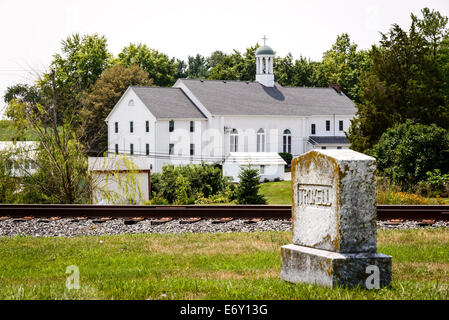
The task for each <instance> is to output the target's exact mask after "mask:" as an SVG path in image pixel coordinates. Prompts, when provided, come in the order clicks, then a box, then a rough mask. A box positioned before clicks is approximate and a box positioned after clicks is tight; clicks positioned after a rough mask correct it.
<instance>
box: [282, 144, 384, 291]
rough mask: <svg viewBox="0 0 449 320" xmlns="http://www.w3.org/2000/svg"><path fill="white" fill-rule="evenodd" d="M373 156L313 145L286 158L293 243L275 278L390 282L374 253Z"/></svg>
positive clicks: (335, 283) (350, 284)
mask: <svg viewBox="0 0 449 320" xmlns="http://www.w3.org/2000/svg"><path fill="white" fill-rule="evenodd" d="M375 170H376V160H375V159H374V158H372V157H369V156H367V155H364V154H362V153H358V152H355V151H352V150H348V149H345V150H318V151H317V150H313V151H310V152H308V153H307V154H304V155H302V156H299V157H297V158H295V159H293V161H292V170H291V171H292V188H293V190H292V191H293V194H292V195H293V203H292V215H293V244H290V245H287V246H283V247H282V248H281V254H282V268H281V278H282V279H284V280H286V281H289V282H293V283H316V284H320V285H326V286H329V287H333V286H340V285H343V286H348V287H354V286H357V285H360V286H361V287H367V288H374V287H383V286H386V285H389V284H390V282H391V265H392V260H391V257H390V256H387V255H384V254H381V253H377V226H376V216H377V213H376V176H375Z"/></svg>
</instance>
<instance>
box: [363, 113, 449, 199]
mask: <svg viewBox="0 0 449 320" xmlns="http://www.w3.org/2000/svg"><path fill="white" fill-rule="evenodd" d="M370 153H371V154H372V155H374V156H375V157H376V158H377V169H378V171H379V172H380V173H382V174H384V175H385V176H387V177H388V178H390V179H391V181H392V182H394V183H395V184H398V185H401V186H402V187H405V188H406V189H408V190H410V189H412V188H414V187H415V186H416V185H417V184H418V182H419V181H425V180H426V179H427V172H429V171H431V172H432V171H433V170H435V169H439V170H441V171H442V172H443V173H446V172H447V171H448V170H449V133H448V132H447V131H446V130H445V129H443V128H440V127H437V126H436V125H431V126H426V125H422V124H413V123H412V122H411V121H410V120H407V122H405V123H402V124H399V125H396V126H395V127H393V128H391V129H388V130H387V131H386V132H385V133H384V134H383V135H382V137H381V138H380V140H379V142H378V143H377V144H376V145H375V146H374V148H373V149H372V150H371V151H370Z"/></svg>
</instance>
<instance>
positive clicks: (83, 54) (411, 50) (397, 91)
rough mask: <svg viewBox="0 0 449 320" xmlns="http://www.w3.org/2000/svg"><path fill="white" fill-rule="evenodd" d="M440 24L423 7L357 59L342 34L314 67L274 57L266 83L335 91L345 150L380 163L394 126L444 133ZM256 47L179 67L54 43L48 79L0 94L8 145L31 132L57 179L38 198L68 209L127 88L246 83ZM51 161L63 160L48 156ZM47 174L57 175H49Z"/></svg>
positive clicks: (80, 43) (152, 56)
mask: <svg viewBox="0 0 449 320" xmlns="http://www.w3.org/2000/svg"><path fill="white" fill-rule="evenodd" d="M447 23H448V18H447V17H445V16H443V15H441V14H440V13H439V12H438V11H435V10H431V9H429V8H424V9H423V10H421V14H420V15H419V16H417V15H414V14H411V26H410V28H409V29H408V30H404V29H402V28H401V27H400V26H399V25H397V24H393V25H392V27H391V28H390V30H388V32H386V33H381V40H380V42H379V44H375V45H373V46H372V47H371V48H370V49H366V50H360V49H359V48H358V46H357V44H356V43H354V42H353V41H351V39H350V37H349V35H348V34H346V33H343V34H341V35H338V36H337V38H336V41H335V43H334V44H333V45H332V46H331V48H329V50H327V51H326V52H324V53H323V58H322V60H321V61H312V60H310V59H308V58H305V57H302V56H300V57H299V58H298V59H294V58H293V55H292V54H291V53H289V54H287V55H286V56H283V57H281V56H276V57H275V59H274V63H275V66H274V67H275V68H274V72H275V78H276V81H277V82H278V83H279V84H280V85H282V86H305V87H328V86H329V85H331V84H339V85H340V86H341V88H342V90H343V92H344V93H345V94H346V95H347V96H348V97H349V98H351V99H352V100H353V101H354V102H355V103H356V107H357V114H356V117H355V119H354V120H353V121H352V124H351V127H350V129H349V131H348V132H347V136H348V139H349V141H350V143H351V148H352V149H354V150H358V151H361V152H366V153H370V154H375V155H380V154H387V155H388V154H391V153H388V152H380V151H379V150H384V149H385V148H384V149H382V148H379V147H376V145H377V144H378V143H379V141H381V137H382V136H383V135H384V133H386V131H388V130H391V129H392V128H394V127H395V126H397V125H400V124H404V123H406V122H407V121H410V122H411V123H412V124H420V125H424V126H430V125H434V126H436V127H437V128H441V129H442V130H444V132H446V133H447V130H448V129H449V32H448V27H447ZM257 48H258V45H254V46H250V47H249V48H247V49H246V50H245V51H244V52H240V51H238V50H234V51H233V52H232V53H224V52H222V51H214V52H212V54H211V55H210V56H202V55H200V54H196V55H193V56H189V57H188V59H187V60H186V61H184V60H181V59H177V58H175V57H169V56H168V55H167V54H165V53H163V52H159V51H158V50H155V49H152V48H150V47H148V46H147V45H146V44H142V43H136V44H132V43H131V44H129V45H128V46H126V47H125V48H123V50H122V51H121V52H120V53H119V54H118V55H117V56H114V55H113V54H112V53H111V52H110V51H109V49H108V43H107V39H106V38H105V37H104V36H102V35H98V34H93V35H79V34H74V35H71V36H70V37H68V38H67V39H65V40H63V41H62V42H61V50H60V52H58V53H55V54H54V56H53V59H52V62H51V64H50V65H49V66H48V70H47V71H46V72H44V73H43V74H42V75H41V76H40V78H39V79H38V80H37V81H36V82H35V83H33V84H32V85H29V84H17V85H14V86H11V87H9V88H8V89H7V91H6V94H5V96H4V100H5V102H6V103H7V104H8V107H7V116H9V117H10V118H11V119H12V120H13V121H14V122H15V125H16V127H17V129H18V133H17V136H16V139H17V140H20V139H24V137H25V134H28V135H29V133H30V131H32V134H33V135H34V136H38V137H39V141H40V142H41V145H40V148H41V149H40V152H41V153H42V161H41V162H42V163H41V165H43V166H48V167H49V170H50V171H48V172H46V175H49V176H52V177H63V180H64V181H63V183H62V182H61V183H60V184H61V186H60V187H58V188H59V189H58V190H55V188H56V186H57V185H58V184H57V183H56V182H55V181H51V182H47V183H46V186H45V188H46V190H47V191H46V192H50V191H51V192H53V193H55V194H58V193H63V194H65V195H63V196H62V198H68V199H70V201H72V202H73V201H74V202H76V199H75V198H77V197H78V196H77V194H78V193H79V192H75V191H74V190H78V189H77V188H78V187H79V181H80V176H83V178H82V179H81V181H86V180H87V176H85V174H84V172H85V168H86V164H85V163H84V162H83V160H82V159H83V156H87V155H101V154H103V153H104V152H105V151H107V128H106V124H105V123H104V119H105V118H106V116H107V115H108V113H109V112H110V110H111V109H112V108H113V107H114V105H115V104H116V103H117V101H118V100H119V98H120V97H121V96H122V95H123V93H124V92H125V90H126V89H127V88H128V87H129V86H130V85H134V86H164V87H169V86H172V85H173V84H174V83H175V81H176V80H177V79H178V78H204V79H221V80H242V81H253V80H254V79H255V73H256V64H255V52H256V50H257ZM438 130H439V129H438ZM394 132H401V130H396V131H394ZM423 132H427V131H426V130H424V131H423ZM436 136H439V135H436ZM389 137H390V140H391V139H393V138H391V135H390V136H389ZM384 140H385V139H384ZM43 141H44V142H45V141H46V144H45V143H43ZM382 141H383V140H382ZM391 145H394V144H391ZM64 150H66V151H64ZM376 150H377V153H376ZM428 152H433V151H432V149H429V150H428ZM50 153H59V154H61V155H62V156H60V157H59V156H58V157H55V156H53V157H51V156H50V155H51V154H50ZM440 153H441V152H440ZM443 153H444V152H443ZM444 154H445V153H444ZM71 158H74V159H75V161H72V160H71ZM44 160H45V161H44ZM71 162H72V164H71ZM76 163H78V164H76ZM385 163H387V162H385ZM435 163H443V164H444V163H445V162H444V161H443V162H441V161H440V162H435ZM439 166H440V165H439ZM55 168H56V169H57V170H58V172H57V173H52V172H53V171H52V170H56V169H55ZM435 169H439V170H442V172H443V173H447V171H449V168H435ZM381 170H382V169H381ZM410 170H411V169H410ZM385 172H387V173H388V172H391V170H390V171H388V170H387V171H385ZM407 174H408V175H413V172H407ZM74 178H75V180H74ZM42 179H45V178H44V177H41V180H42ZM55 179H57V178H55ZM61 179H62V178H61ZM410 181H411V180H410ZM82 184H83V185H84V183H82ZM73 193H74V194H75V195H74V194H73ZM60 198H61V197H60ZM59 201H62V200H59Z"/></svg>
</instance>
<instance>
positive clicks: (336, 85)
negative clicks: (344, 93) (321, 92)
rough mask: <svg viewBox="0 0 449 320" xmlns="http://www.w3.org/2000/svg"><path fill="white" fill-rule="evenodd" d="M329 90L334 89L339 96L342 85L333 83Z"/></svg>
mask: <svg viewBox="0 0 449 320" xmlns="http://www.w3.org/2000/svg"><path fill="white" fill-rule="evenodd" d="M329 88H332V89H334V90H335V91H336V92H337V93H338V94H341V85H339V84H335V83H332V84H330V85H329Z"/></svg>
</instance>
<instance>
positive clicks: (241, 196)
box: [235, 168, 267, 204]
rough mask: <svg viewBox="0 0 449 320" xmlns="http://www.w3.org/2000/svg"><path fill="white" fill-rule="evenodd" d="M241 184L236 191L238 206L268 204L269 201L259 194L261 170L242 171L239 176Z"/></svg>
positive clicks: (249, 169)
mask: <svg viewBox="0 0 449 320" xmlns="http://www.w3.org/2000/svg"><path fill="white" fill-rule="evenodd" d="M239 179H240V183H239V184H238V186H237V189H236V190H235V195H236V199H237V203H238V204H266V203H267V200H266V199H265V197H264V196H263V195H261V194H259V187H260V184H259V181H260V176H259V170H258V169H251V168H247V169H242V170H241V171H240V174H239Z"/></svg>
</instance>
